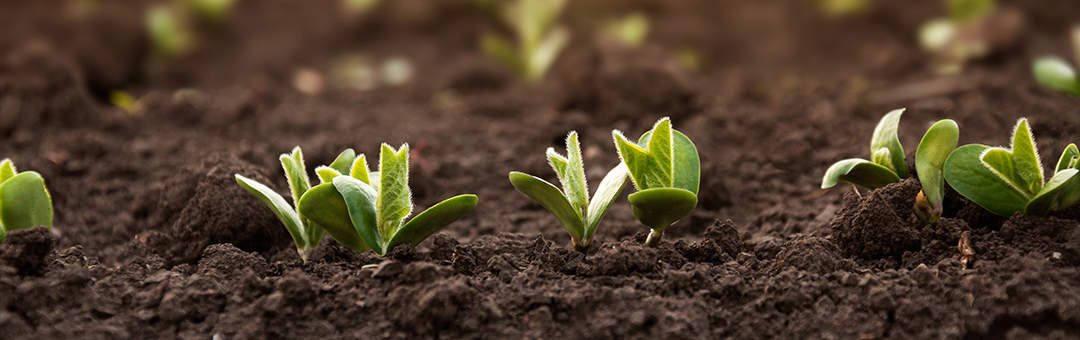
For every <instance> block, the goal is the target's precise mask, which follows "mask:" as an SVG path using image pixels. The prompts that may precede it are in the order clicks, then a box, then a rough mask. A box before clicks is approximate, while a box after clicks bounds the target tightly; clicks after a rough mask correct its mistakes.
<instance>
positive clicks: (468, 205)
mask: <svg viewBox="0 0 1080 340" xmlns="http://www.w3.org/2000/svg"><path fill="white" fill-rule="evenodd" d="M476 203H477V198H476V195H458V196H454V197H451V198H449V199H446V200H445V201H442V202H439V204H436V205H435V206H433V207H431V208H428V209H427V210H424V211H422V212H420V214H418V215H416V217H413V218H412V220H409V222H408V223H405V225H404V226H402V227H401V229H400V230H398V231H397V233H396V234H394V237H393V238H391V239H390V243H389V245H388V246H387V250H388V251H389V250H393V249H394V247H396V246H397V245H399V244H404V243H409V244H412V245H413V246H416V245H419V244H420V242H423V241H424V239H427V238H428V236H431V234H434V233H435V232H436V231H439V229H442V228H443V227H445V226H447V225H450V223H453V222H454V221H457V220H458V219H460V218H461V217H462V216H465V214H467V213H468V212H470V211H472V210H473V208H476Z"/></svg>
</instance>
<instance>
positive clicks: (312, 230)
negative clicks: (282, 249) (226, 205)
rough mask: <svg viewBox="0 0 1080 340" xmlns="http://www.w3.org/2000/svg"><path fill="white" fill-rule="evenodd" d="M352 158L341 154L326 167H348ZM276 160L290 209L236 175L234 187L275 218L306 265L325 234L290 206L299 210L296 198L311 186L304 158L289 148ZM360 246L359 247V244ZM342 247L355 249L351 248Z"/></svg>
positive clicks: (270, 192)
mask: <svg viewBox="0 0 1080 340" xmlns="http://www.w3.org/2000/svg"><path fill="white" fill-rule="evenodd" d="M353 155H355V153H354V152H353V150H352V149H348V150H345V151H344V152H342V153H341V154H340V155H338V158H337V160H335V161H334V163H333V164H331V165H330V166H331V167H334V166H337V167H343V166H347V165H351V164H352V163H351V161H352V160H351V157H353ZM279 159H281V167H282V169H284V170H285V178H286V179H288V181H289V189H291V191H292V196H293V205H292V206H290V205H289V203H288V202H285V199H284V198H282V197H281V195H278V193H277V192H275V191H274V190H273V189H270V187H267V186H266V185H263V184H262V183H259V182H256V181H254V180H251V179H249V178H247V177H244V176H241V175H240V174H236V183H239V184H240V186H241V187H244V189H246V190H247V191H248V192H250V193H251V194H252V195H255V197H258V198H259V200H260V201H262V202H263V204H266V206H267V207H268V208H270V210H271V211H273V212H274V214H275V215H277V217H278V219H280V220H281V223H282V224H284V225H285V229H288V230H289V235H291V236H292V238H293V241H294V242H295V243H296V252H297V253H298V254H300V258H301V259H302V260H304V262H305V263H306V262H307V260H308V254H309V253H310V252H311V250H312V249H315V247H318V246H319V241H321V240H322V238H323V235H326V231H324V229H323V228H322V227H320V226H319V225H317V224H315V223H313V222H312V221H310V220H309V219H307V218H305V217H304V216H301V215H299V214H297V212H296V209H295V208H293V206H299V200H300V197H303V196H304V193H306V192H307V191H308V190H309V189H310V188H311V184H310V183H309V182H308V176H307V168H306V167H305V166H304V154H303V153H302V152H300V147H299V146H297V147H295V148H293V150H292V153H291V154H281V156H280V157H279ZM346 162H348V163H346ZM343 164H344V165H343ZM362 245H363V243H361V246H362ZM345 246H346V247H349V246H352V247H357V245H355V244H351V245H345ZM365 250H366V248H365Z"/></svg>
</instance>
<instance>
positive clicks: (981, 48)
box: [918, 0, 997, 73]
mask: <svg viewBox="0 0 1080 340" xmlns="http://www.w3.org/2000/svg"><path fill="white" fill-rule="evenodd" d="M946 7H947V11H948V13H949V16H948V17H946V18H938V19H933V20H930V21H927V22H926V23H924V24H922V26H921V27H920V28H919V32H918V35H919V44H920V45H922V47H923V49H925V50H927V51H929V52H931V53H933V54H934V55H935V58H936V59H937V60H935V63H936V64H938V65H937V67H938V70H937V71H938V72H939V73H957V72H959V71H960V70H961V68H963V65H964V63H966V62H967V61H968V60H973V59H979V58H982V57H984V56H986V55H987V54H989V53H990V48H991V46H990V45H991V43H990V41H989V39H991V38H990V37H988V36H987V34H986V32H984V31H983V30H982V29H981V28H980V27H979V26H980V25H982V24H983V21H985V20H986V18H988V17H990V15H991V14H992V13H993V12H994V11H995V10H996V9H997V3H996V2H995V1H994V0H947V1H946Z"/></svg>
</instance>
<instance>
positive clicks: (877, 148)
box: [821, 109, 907, 190]
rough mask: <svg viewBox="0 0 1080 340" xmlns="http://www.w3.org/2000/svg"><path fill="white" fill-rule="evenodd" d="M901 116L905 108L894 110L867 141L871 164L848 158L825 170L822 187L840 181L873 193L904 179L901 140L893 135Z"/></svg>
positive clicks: (904, 170) (831, 185)
mask: <svg viewBox="0 0 1080 340" xmlns="http://www.w3.org/2000/svg"><path fill="white" fill-rule="evenodd" d="M903 113H904V109H897V110H893V111H892V112H889V113H888V114H886V115H885V117H883V118H881V122H878V125H877V128H875V129H874V136H873V138H871V139H870V154H871V155H872V157H871V159H873V160H872V161H868V160H865V159H862V158H849V159H845V160H842V161H839V162H836V163H835V164H833V165H832V166H831V167H829V170H827V171H825V177H824V178H823V179H822V180H821V188H822V189H828V188H832V187H833V186H835V185H836V183H838V182H839V181H844V182H848V183H851V184H854V185H858V186H861V187H864V188H867V189H871V190H873V189H877V188H880V187H883V186H886V185H889V184H891V183H896V182H899V181H900V179H901V178H906V177H907V162H906V161H905V160H904V147H903V146H901V145H900V138H899V137H897V135H896V130H897V127H898V126H899V124H900V115H902V114H903Z"/></svg>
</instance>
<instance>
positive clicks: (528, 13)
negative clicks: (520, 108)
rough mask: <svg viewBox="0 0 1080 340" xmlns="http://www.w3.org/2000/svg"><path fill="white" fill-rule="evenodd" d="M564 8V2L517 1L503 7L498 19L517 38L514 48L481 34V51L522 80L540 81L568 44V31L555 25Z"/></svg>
mask: <svg viewBox="0 0 1080 340" xmlns="http://www.w3.org/2000/svg"><path fill="white" fill-rule="evenodd" d="M564 5H566V0H517V1H515V2H513V3H508V4H506V5H504V6H503V7H502V8H501V9H500V15H501V19H502V20H503V22H504V23H505V24H506V25H507V26H509V27H510V29H511V30H512V31H513V32H514V34H515V35H516V36H517V39H518V46H517V47H514V45H513V44H512V43H510V42H509V41H507V40H506V39H503V38H500V37H498V36H495V35H493V34H485V35H484V36H483V38H482V39H481V41H480V47H481V49H483V50H484V52H485V53H487V54H489V55H491V56H492V57H494V58H495V59H498V60H499V61H501V62H503V63H504V64H506V66H508V67H510V69H511V70H513V71H514V72H515V73H517V74H518V75H519V76H521V77H522V78H524V79H525V80H528V81H538V80H540V79H541V78H543V77H544V74H546V73H547V70H548V68H550V67H551V65H552V64H554V63H555V59H556V58H557V57H558V56H559V53H560V52H562V50H563V48H565V47H566V45H567V44H568V43H569V42H570V31H569V30H568V29H566V27H563V26H561V25H558V24H557V21H558V19H559V14H560V13H561V12H562V8H563V6H564Z"/></svg>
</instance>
